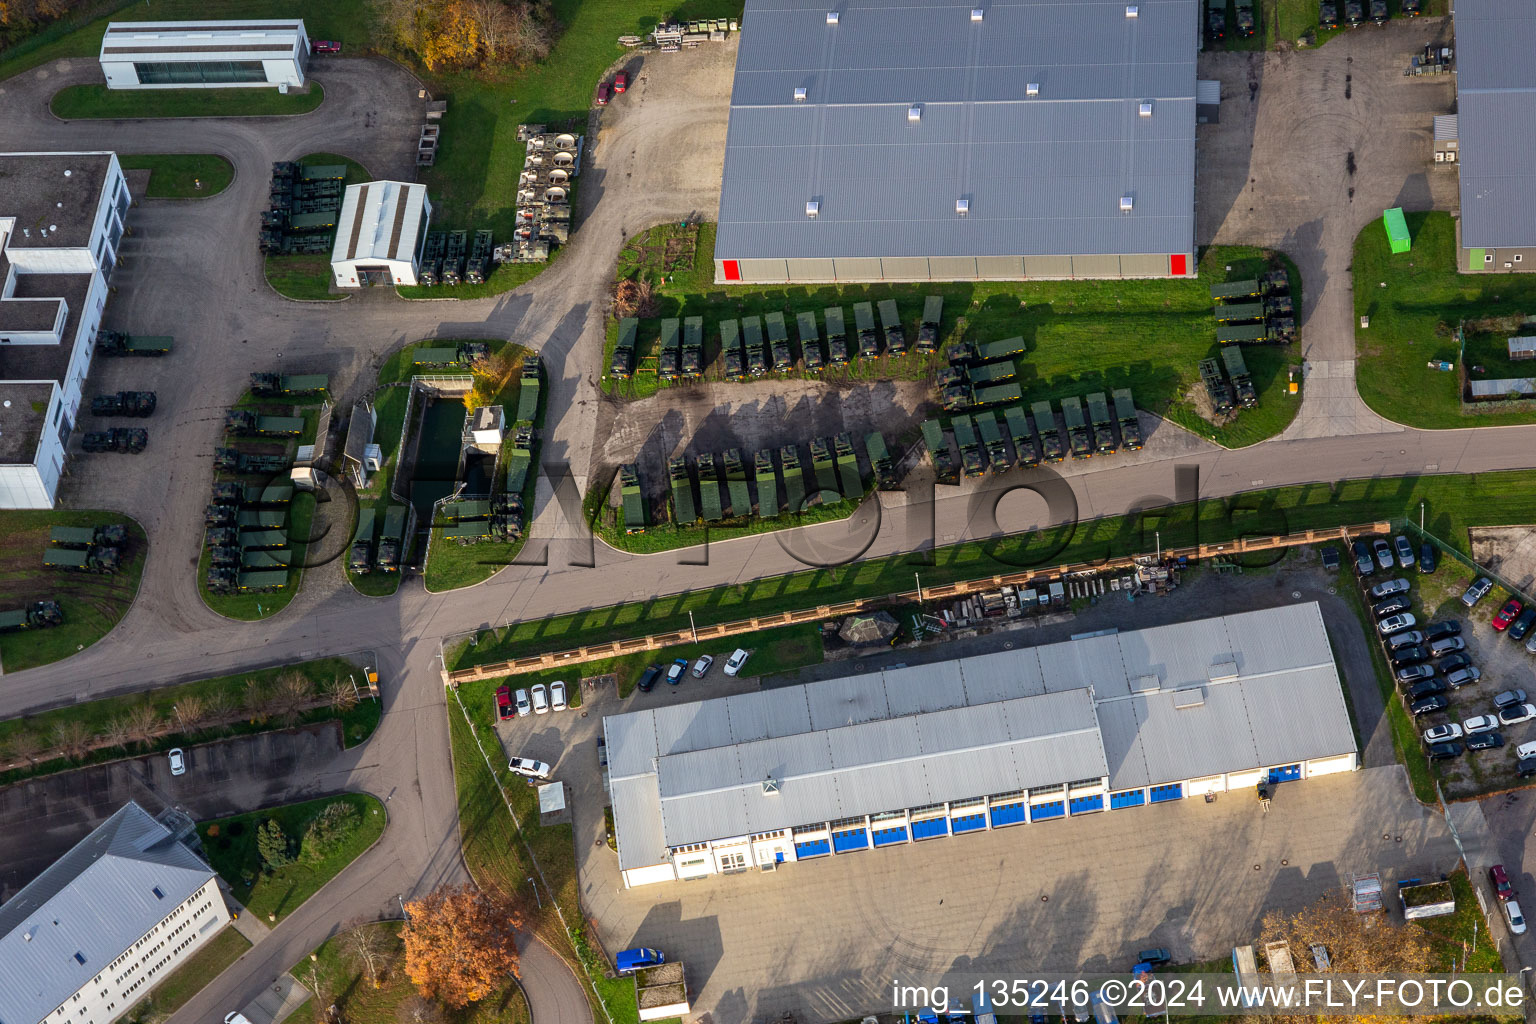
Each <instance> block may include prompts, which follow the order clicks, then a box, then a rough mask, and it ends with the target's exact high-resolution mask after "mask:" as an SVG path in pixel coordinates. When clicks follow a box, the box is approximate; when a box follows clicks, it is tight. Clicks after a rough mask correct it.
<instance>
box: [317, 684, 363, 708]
mask: <svg viewBox="0 0 1536 1024" xmlns="http://www.w3.org/2000/svg"><path fill="white" fill-rule="evenodd" d="M325 695H326V697H327V698H329V700H330V702H331V707H333V708H335V709H336V710H337V711H348V710H351V709H352V708H354V707H356V706H357V687H355V686H353V685H352V680H350V679H341V678H336V679H332V680H331V681H330V682H329V683H327V684H326V687H325Z"/></svg>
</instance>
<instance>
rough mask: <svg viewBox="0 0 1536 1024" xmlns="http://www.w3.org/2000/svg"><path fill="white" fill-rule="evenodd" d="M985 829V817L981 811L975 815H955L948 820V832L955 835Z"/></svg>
mask: <svg viewBox="0 0 1536 1024" xmlns="http://www.w3.org/2000/svg"><path fill="white" fill-rule="evenodd" d="M986 827H987V816H986V814H985V813H984V812H982V811H977V812H976V813H975V814H957V815H955V817H953V818H951V819H950V820H949V830H950V831H951V832H953V833H954V834H955V835H959V834H960V833H962V832H975V831H978V830H981V829H985V828H986Z"/></svg>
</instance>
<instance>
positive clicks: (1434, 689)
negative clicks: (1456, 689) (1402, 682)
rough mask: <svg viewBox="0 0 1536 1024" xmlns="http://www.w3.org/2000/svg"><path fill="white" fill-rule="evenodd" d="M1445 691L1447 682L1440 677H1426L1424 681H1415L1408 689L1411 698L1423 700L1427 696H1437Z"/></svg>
mask: <svg viewBox="0 0 1536 1024" xmlns="http://www.w3.org/2000/svg"><path fill="white" fill-rule="evenodd" d="M1444 692H1445V683H1443V682H1441V681H1440V680H1438V679H1426V680H1424V681H1423V682H1422V683H1415V684H1414V685H1413V686H1412V688H1410V689H1409V691H1408V699H1409V700H1423V699H1424V698H1425V697H1435V696H1438V695H1440V694H1442V693H1444Z"/></svg>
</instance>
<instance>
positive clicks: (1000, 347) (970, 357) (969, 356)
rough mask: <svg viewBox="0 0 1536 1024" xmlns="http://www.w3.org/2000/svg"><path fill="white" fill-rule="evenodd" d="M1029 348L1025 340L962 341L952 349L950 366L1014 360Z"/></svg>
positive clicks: (950, 351)
mask: <svg viewBox="0 0 1536 1024" xmlns="http://www.w3.org/2000/svg"><path fill="white" fill-rule="evenodd" d="M1028 347H1029V346H1027V345H1026V344H1025V343H1024V339H1023V338H1004V339H1003V340H1002V341H989V342H986V343H984V344H978V343H976V342H974V341H962V342H959V343H957V344H955V345H952V346H951V347H950V349H949V364H950V365H951V366H971V365H974V364H976V363H992V362H996V361H997V360H999V359H1012V358H1013V357H1014V356H1016V355H1019V354H1021V353H1023V352H1024V351H1025V350H1026V349H1027V348H1028Z"/></svg>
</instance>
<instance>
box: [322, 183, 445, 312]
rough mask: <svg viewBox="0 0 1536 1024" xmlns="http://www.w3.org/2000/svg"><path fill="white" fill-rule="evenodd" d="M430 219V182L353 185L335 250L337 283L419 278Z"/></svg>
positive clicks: (407, 282)
mask: <svg viewBox="0 0 1536 1024" xmlns="http://www.w3.org/2000/svg"><path fill="white" fill-rule="evenodd" d="M431 223H432V204H431V203H430V202H428V201H427V186H425V185H417V184H412V183H410V182H404V181H370V182H366V183H364V184H361V185H348V186H347V192H346V197H345V198H344V199H343V200H342V204H341V216H340V217H339V218H338V219H337V221H336V244H335V247H334V248H333V249H332V251H331V272H332V273H333V274H334V275H335V278H336V287H338V288H362V287H366V286H367V285H374V284H385V285H388V284H396V285H413V284H416V283H418V277H417V275H418V274H419V273H420V271H421V253H422V249H423V248H424V247H425V246H426V244H427V227H428V226H429V225H430V224H431Z"/></svg>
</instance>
